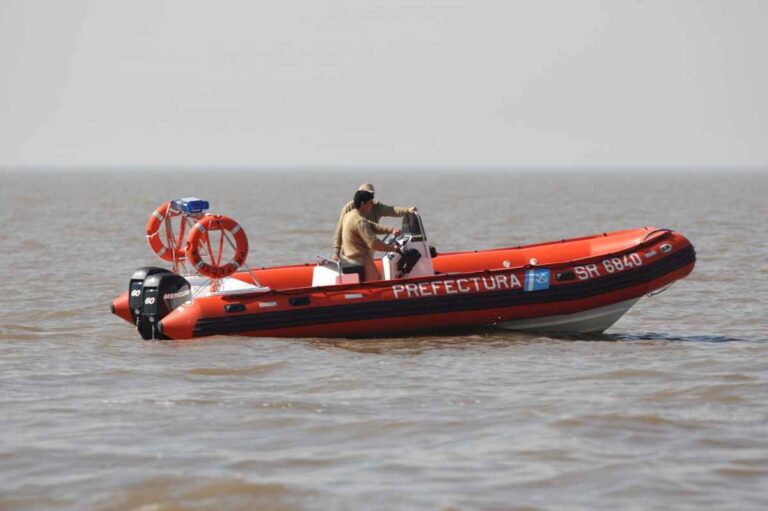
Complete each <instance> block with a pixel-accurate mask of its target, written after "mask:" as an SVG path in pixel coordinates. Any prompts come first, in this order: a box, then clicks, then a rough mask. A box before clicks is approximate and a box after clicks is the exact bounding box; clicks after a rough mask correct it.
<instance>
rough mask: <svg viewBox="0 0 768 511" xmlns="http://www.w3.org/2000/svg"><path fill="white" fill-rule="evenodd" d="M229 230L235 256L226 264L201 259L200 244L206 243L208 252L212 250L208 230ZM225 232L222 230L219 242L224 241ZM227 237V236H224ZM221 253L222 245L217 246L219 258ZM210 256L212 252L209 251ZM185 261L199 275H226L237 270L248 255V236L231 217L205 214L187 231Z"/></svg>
mask: <svg viewBox="0 0 768 511" xmlns="http://www.w3.org/2000/svg"><path fill="white" fill-rule="evenodd" d="M219 230H220V231H229V233H231V234H232V236H233V237H234V240H235V247H234V248H235V256H234V257H233V258H232V260H230V261H229V262H228V263H226V264H221V261H212V262H211V263H207V262H205V261H203V258H202V257H201V256H200V246H201V245H202V244H203V243H206V244H207V246H208V250H209V253H210V252H212V250H211V246H210V240H209V239H208V232H209V231H219ZM225 236H226V233H225V232H222V237H221V240H220V242H221V244H222V245H223V243H224V238H225ZM226 237H227V239H229V237H228V236H226ZM221 254H222V246H221V245H220V246H219V255H218V256H219V258H220V257H221ZM210 255H211V258H213V254H212V253H211V254H210ZM186 257H187V262H188V263H189V264H190V265H191V267H193V268H195V269H196V270H197V272H198V273H199V274H200V275H205V276H207V277H211V278H216V279H220V278H223V277H228V276H229V275H232V274H233V273H235V272H236V271H237V269H238V268H240V267H241V266H242V265H244V264H245V259H246V258H247V257H248V237H247V236H246V235H245V230H244V229H243V228H242V227H241V226H240V224H238V223H237V222H235V221H234V220H233V219H232V218H229V217H228V216H224V215H205V216H204V217H203V218H201V219H200V220H199V221H198V222H197V223H196V224H195V225H194V226H193V227H192V229H191V230H190V231H189V235H188V236H187V249H186Z"/></svg>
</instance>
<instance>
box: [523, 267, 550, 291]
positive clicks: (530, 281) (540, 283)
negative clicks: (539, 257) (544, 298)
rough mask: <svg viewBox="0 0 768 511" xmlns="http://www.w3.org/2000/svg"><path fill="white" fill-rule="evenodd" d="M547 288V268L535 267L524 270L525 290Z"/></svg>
mask: <svg viewBox="0 0 768 511" xmlns="http://www.w3.org/2000/svg"><path fill="white" fill-rule="evenodd" d="M543 289H549V270H545V269H537V270H528V271H527V272H525V290H526V291H541V290H543Z"/></svg>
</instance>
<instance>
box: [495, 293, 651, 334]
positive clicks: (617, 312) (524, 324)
mask: <svg viewBox="0 0 768 511" xmlns="http://www.w3.org/2000/svg"><path fill="white" fill-rule="evenodd" d="M638 300H639V298H633V299H632V300H626V301H624V302H619V303H614V304H611V305H606V306H605V307H598V308H597V309H590V310H586V311H582V312H576V313H574V314H562V315H558V316H547V317H543V318H534V319H521V320H516V321H505V322H503V323H497V324H496V326H498V327H501V328H505V329H507V330H535V331H538V332H561V333H565V332H572V333H601V332H604V331H605V330H606V329H607V328H608V327H610V326H611V325H613V324H614V323H616V322H617V321H618V320H619V318H621V317H622V316H623V315H624V313H625V312H627V311H628V310H629V309H630V308H631V307H632V306H633V305H634V304H635V303H636V302H637V301H638Z"/></svg>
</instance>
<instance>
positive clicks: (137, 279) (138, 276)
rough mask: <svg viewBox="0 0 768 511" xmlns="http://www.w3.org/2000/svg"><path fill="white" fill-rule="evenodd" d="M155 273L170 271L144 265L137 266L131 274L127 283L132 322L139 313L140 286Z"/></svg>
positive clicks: (140, 302) (140, 304)
mask: <svg viewBox="0 0 768 511" xmlns="http://www.w3.org/2000/svg"><path fill="white" fill-rule="evenodd" d="M157 273H171V271H170V270H166V269H165V268H158V267H157V266H145V267H143V268H139V269H138V270H136V271H135V272H133V275H131V281H130V283H129V284H128V307H130V309H131V318H133V323H134V324H136V318H138V317H139V314H141V306H142V303H143V302H142V300H141V286H143V285H144V279H146V278H147V277H149V276H150V275H155V274H157Z"/></svg>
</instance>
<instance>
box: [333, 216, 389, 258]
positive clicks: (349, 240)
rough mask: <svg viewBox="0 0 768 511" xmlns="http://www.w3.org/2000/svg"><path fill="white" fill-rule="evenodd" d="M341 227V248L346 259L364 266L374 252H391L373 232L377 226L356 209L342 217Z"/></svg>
mask: <svg viewBox="0 0 768 511" xmlns="http://www.w3.org/2000/svg"><path fill="white" fill-rule="evenodd" d="M341 223H342V226H341V247H342V249H343V250H344V257H345V258H346V259H349V260H352V261H356V262H358V263H360V264H365V260H366V259H367V258H372V257H373V253H374V252H375V251H376V250H379V251H386V250H391V247H389V246H388V245H385V244H384V243H382V242H381V241H380V240H379V239H378V238H377V237H376V233H375V231H374V228H373V227H374V226H375V225H377V224H375V223H373V222H371V221H370V220H368V219H367V218H365V217H364V216H363V215H361V214H360V212H359V211H358V210H356V209H354V208H353V209H352V211H350V212H349V213H347V214H346V215H344V218H343V219H342V222H341Z"/></svg>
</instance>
